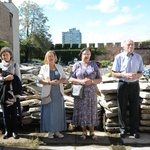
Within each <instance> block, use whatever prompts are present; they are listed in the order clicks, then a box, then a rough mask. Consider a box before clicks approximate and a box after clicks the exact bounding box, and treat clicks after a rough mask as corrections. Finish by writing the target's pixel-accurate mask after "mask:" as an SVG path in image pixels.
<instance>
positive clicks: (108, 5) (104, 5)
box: [86, 0, 118, 13]
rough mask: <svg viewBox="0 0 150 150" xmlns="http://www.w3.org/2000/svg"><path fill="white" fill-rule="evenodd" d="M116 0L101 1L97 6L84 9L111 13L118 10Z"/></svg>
mask: <svg viewBox="0 0 150 150" xmlns="http://www.w3.org/2000/svg"><path fill="white" fill-rule="evenodd" d="M117 4H118V0H101V1H100V2H99V4H97V5H94V6H89V5H88V6H86V9H95V10H100V11H102V12H103V13H111V12H115V11H117V10H118V6H117Z"/></svg>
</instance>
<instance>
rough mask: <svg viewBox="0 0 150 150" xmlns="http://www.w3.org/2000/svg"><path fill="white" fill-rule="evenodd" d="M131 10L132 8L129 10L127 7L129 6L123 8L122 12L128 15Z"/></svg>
mask: <svg viewBox="0 0 150 150" xmlns="http://www.w3.org/2000/svg"><path fill="white" fill-rule="evenodd" d="M130 10H131V8H129V7H127V6H123V7H122V10H121V11H122V12H123V13H128V12H130Z"/></svg>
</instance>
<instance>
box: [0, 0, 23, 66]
mask: <svg viewBox="0 0 150 150" xmlns="http://www.w3.org/2000/svg"><path fill="white" fill-rule="evenodd" d="M0 38H1V39H3V40H5V41H7V42H8V43H9V47H10V48H11V49H12V50H13V53H14V61H15V62H17V63H20V44H19V13H18V8H17V7H16V6H15V5H14V4H13V3H12V0H8V2H1V1H0Z"/></svg>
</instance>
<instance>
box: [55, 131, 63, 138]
mask: <svg viewBox="0 0 150 150" xmlns="http://www.w3.org/2000/svg"><path fill="white" fill-rule="evenodd" d="M55 136H57V137H58V138H63V137H64V135H63V134H61V133H60V132H56V133H55Z"/></svg>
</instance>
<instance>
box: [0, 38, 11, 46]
mask: <svg viewBox="0 0 150 150" xmlns="http://www.w3.org/2000/svg"><path fill="white" fill-rule="evenodd" d="M8 44H9V43H8V42H7V41H5V40H3V39H1V38H0V48H2V47H4V46H8Z"/></svg>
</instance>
